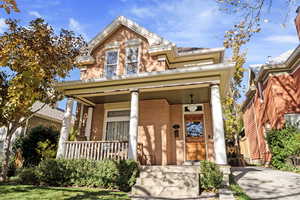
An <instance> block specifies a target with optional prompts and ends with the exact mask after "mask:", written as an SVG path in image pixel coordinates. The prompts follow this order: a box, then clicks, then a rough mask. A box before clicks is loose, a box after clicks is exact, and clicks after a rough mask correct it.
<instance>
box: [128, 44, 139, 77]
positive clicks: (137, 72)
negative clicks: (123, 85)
mask: <svg viewBox="0 0 300 200" xmlns="http://www.w3.org/2000/svg"><path fill="white" fill-rule="evenodd" d="M130 48H137V49H138V56H137V71H136V74H139V71H140V57H141V46H140V45H133V46H126V48H125V73H124V74H125V75H132V74H128V72H127V68H128V63H129V62H128V60H127V49H130Z"/></svg>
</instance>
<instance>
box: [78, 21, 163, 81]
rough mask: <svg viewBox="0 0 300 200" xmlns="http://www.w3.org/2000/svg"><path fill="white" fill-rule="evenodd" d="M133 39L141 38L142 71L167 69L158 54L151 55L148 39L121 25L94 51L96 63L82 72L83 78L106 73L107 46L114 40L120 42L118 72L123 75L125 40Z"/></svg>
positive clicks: (96, 76) (140, 65) (140, 68)
mask: <svg viewBox="0 0 300 200" xmlns="http://www.w3.org/2000/svg"><path fill="white" fill-rule="evenodd" d="M132 39H140V40H141V46H140V53H141V54H140V63H139V71H140V72H151V71H162V70H165V68H166V65H165V62H160V61H158V59H157V56H150V54H149V53H148V48H149V43H148V41H147V40H146V39H145V38H143V37H142V36H140V35H139V34H136V33H135V32H133V31H132V30H130V29H128V28H127V27H125V26H121V27H120V28H119V29H118V30H116V31H115V32H114V33H113V34H112V35H111V36H110V37H109V38H108V39H107V40H106V41H104V42H103V43H102V44H101V45H100V46H99V47H98V48H96V49H95V50H94V51H93V52H92V56H93V57H94V58H95V60H96V64H94V65H91V66H88V67H87V70H86V71H82V72H81V79H83V80H85V79H90V78H99V77H102V76H103V75H104V64H105V53H106V51H107V49H106V48H105V47H106V46H107V45H108V44H111V43H112V42H119V44H120V47H119V60H118V63H119V69H118V72H117V74H119V75H121V74H124V72H125V55H126V54H125V48H126V46H125V42H126V41H128V40H132Z"/></svg>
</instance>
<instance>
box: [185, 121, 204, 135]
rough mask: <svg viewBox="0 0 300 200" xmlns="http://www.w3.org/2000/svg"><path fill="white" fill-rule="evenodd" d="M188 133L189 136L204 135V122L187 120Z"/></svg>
mask: <svg viewBox="0 0 300 200" xmlns="http://www.w3.org/2000/svg"><path fill="white" fill-rule="evenodd" d="M186 134H187V136H188V137H200V136H203V123H202V122H186Z"/></svg>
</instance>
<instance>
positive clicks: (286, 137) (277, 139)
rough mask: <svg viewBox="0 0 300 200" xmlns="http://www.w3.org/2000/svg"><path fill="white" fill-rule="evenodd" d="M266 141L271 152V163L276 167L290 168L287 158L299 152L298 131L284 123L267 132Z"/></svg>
mask: <svg viewBox="0 0 300 200" xmlns="http://www.w3.org/2000/svg"><path fill="white" fill-rule="evenodd" d="M266 139H267V142H268V145H269V148H270V151H271V153H272V160H271V165H272V166H273V167H275V168H277V169H292V168H293V166H292V165H290V164H289V163H287V162H286V161H287V159H288V158H289V157H292V156H296V155H299V154H300V131H299V130H297V128H296V127H294V126H290V125H286V126H285V127H284V128H282V129H279V130H275V129H274V130H271V131H269V132H268V133H267V137H266Z"/></svg>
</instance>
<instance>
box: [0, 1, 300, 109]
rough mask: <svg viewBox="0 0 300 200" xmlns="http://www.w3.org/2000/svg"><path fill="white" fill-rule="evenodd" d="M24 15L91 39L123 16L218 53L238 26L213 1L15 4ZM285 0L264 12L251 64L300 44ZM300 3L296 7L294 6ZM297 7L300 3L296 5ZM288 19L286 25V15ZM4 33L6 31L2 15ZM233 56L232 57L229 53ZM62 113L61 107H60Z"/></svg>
mask: <svg viewBox="0 0 300 200" xmlns="http://www.w3.org/2000/svg"><path fill="white" fill-rule="evenodd" d="M16 1H17V4H18V7H19V9H20V10H21V12H20V13H13V14H12V15H10V17H13V18H17V19H20V20H21V21H22V23H24V24H26V23H27V22H28V21H30V20H32V19H34V18H36V17H42V18H44V19H45V20H46V21H47V22H48V23H49V24H50V25H52V26H53V27H54V28H55V29H57V30H59V29H60V28H67V29H71V30H73V31H75V32H76V33H79V34H82V35H83V36H84V37H85V38H86V39H87V40H89V39H91V38H93V37H94V36H95V35H96V34H97V33H99V32H100V31H101V30H102V29H103V28H104V27H105V26H106V25H108V24H109V23H111V22H112V21H113V20H114V19H115V18H116V17H117V16H119V15H124V16H126V17H128V18H130V19H131V20H134V21H136V22H137V23H138V24H140V25H142V26H144V27H145V28H147V29H148V30H150V31H152V32H155V33H157V34H159V35H160V36H162V37H164V38H166V39H167V40H170V41H172V42H174V43H176V44H177V46H192V47H220V46H222V42H223V35H224V33H225V31H226V30H228V29H229V28H231V27H232V25H233V24H234V23H236V22H237V21H238V19H240V18H239V16H238V15H233V14H231V15H229V14H226V13H223V12H221V11H220V10H219V7H218V5H217V4H216V3H215V0H205V1H204V0H110V1H109V0H86V1H82V0H16ZM283 2H285V1H284V0H281V1H279V0H277V1H273V8H272V10H271V11H270V12H265V13H266V14H265V15H264V19H265V23H263V25H262V31H261V32H260V33H259V34H257V35H255V36H254V38H253V39H252V40H251V42H250V43H249V44H247V46H246V47H245V50H246V51H247V64H246V66H245V67H248V66H249V65H250V64H259V63H264V62H265V61H266V59H267V57H268V56H272V57H275V56H278V55H280V54H281V53H283V52H285V51H287V50H289V49H293V48H295V47H296V46H297V44H298V43H299V41H298V39H297V37H296V30H295V27H294V24H293V23H294V22H293V20H294V17H295V9H296V8H295V7H296V5H292V6H291V7H290V8H288V7H287V6H286V5H285V4H281V3H283ZM296 2H297V1H296ZM298 3H299V5H300V2H299V1H298ZM288 10H290V12H289V13H290V14H289V16H288V18H287V20H286V26H285V27H283V26H282V23H284V22H285V20H284V18H285V16H286V13H287V12H288ZM0 14H1V15H0V33H1V32H3V31H5V24H4V18H6V17H7V15H6V14H5V13H4V11H1V13H0ZM227 56H229V53H227ZM68 79H69V80H76V79H79V71H78V70H75V71H73V72H71V74H70V77H69V78H68ZM60 106H61V107H64V106H63V103H60Z"/></svg>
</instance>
